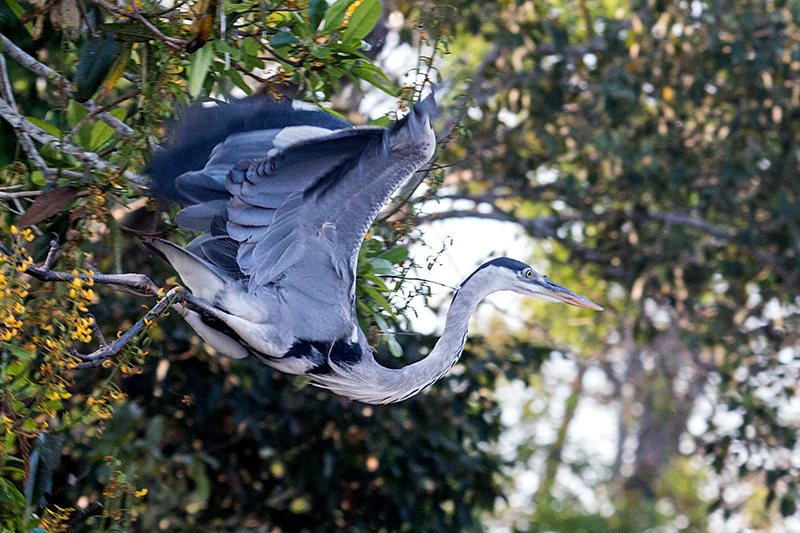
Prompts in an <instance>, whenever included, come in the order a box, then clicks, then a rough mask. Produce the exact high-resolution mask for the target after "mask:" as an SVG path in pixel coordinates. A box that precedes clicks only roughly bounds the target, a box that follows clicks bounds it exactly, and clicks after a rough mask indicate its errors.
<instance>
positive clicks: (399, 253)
mask: <svg viewBox="0 0 800 533" xmlns="http://www.w3.org/2000/svg"><path fill="white" fill-rule="evenodd" d="M385 118H386V120H389V117H385ZM381 258H383V259H386V260H387V261H389V262H391V263H392V264H395V265H396V264H398V263H402V262H403V261H405V260H406V259H408V248H395V249H393V250H389V251H388V252H386V253H385V254H383V255H381Z"/></svg>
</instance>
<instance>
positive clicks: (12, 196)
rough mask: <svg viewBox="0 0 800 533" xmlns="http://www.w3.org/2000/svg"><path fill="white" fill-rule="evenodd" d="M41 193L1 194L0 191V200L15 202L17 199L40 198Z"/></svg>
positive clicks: (19, 192)
mask: <svg viewBox="0 0 800 533" xmlns="http://www.w3.org/2000/svg"><path fill="white" fill-rule="evenodd" d="M42 192H43V191H17V192H2V191H0V200H15V199H17V198H34V197H36V196H40V195H41V194H42Z"/></svg>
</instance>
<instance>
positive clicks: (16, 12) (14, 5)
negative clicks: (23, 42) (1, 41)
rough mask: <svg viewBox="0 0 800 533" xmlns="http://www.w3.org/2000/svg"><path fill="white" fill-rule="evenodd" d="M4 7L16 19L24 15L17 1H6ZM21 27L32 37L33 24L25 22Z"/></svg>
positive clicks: (23, 10)
mask: <svg viewBox="0 0 800 533" xmlns="http://www.w3.org/2000/svg"><path fill="white" fill-rule="evenodd" d="M6 5H7V6H8V7H9V8H10V9H11V12H12V13H14V15H16V17H17V18H20V17H22V15H23V13H25V9H23V7H22V6H21V5H19V3H18V2H17V0H6ZM23 26H25V29H26V30H27V31H28V34H29V35H33V22H26V23H25V24H24V25H23ZM0 48H2V47H0Z"/></svg>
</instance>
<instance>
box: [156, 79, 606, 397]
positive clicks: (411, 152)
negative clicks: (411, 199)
mask: <svg viewBox="0 0 800 533" xmlns="http://www.w3.org/2000/svg"><path fill="white" fill-rule="evenodd" d="M226 110H227V111H226ZM435 111H436V105H435V103H434V101H433V96H432V95H431V96H429V97H428V98H426V99H425V100H424V101H422V102H421V103H419V104H418V105H417V106H416V107H414V108H413V109H412V110H411V111H410V112H409V114H408V115H407V116H406V117H404V118H403V119H401V120H399V121H397V122H396V123H395V124H394V125H392V126H391V127H390V128H376V127H365V128H353V127H352V126H351V125H350V124H347V123H346V122H344V121H342V120H340V119H338V118H336V117H334V116H332V115H330V114H329V113H327V112H325V111H323V110H320V109H317V108H315V107H313V106H309V105H308V104H302V103H297V102H292V103H290V102H279V103H275V102H272V103H269V102H265V103H259V104H253V103H245V104H237V105H231V106H221V107H218V108H215V109H213V110H195V111H193V112H192V113H191V114H190V116H189V118H187V119H186V120H185V121H184V122H183V123H179V125H178V128H177V130H176V132H175V134H174V138H175V139H177V141H176V142H175V143H174V146H172V147H171V148H169V149H167V150H165V151H163V152H161V153H160V154H158V155H157V156H156V158H155V159H154V161H153V163H152V165H151V170H150V173H151V176H152V177H153V182H154V186H153V191H154V193H155V194H158V195H161V196H164V197H167V198H170V199H173V200H176V201H179V202H181V203H182V204H183V205H184V206H185V207H184V209H183V210H182V211H181V212H180V213H179V215H178V217H177V222H178V223H179V224H180V225H181V226H183V227H185V228H187V229H190V230H194V231H199V232H203V233H202V235H200V236H199V237H197V238H196V239H194V240H193V241H192V242H191V243H190V245H189V246H188V247H187V248H186V249H183V248H180V247H178V246H176V245H174V244H172V243H170V242H168V241H165V240H160V239H153V240H150V241H149V243H148V244H149V245H150V246H151V247H152V248H154V249H155V250H156V251H157V252H158V253H160V254H161V255H163V256H164V257H165V258H166V259H167V260H168V261H169V262H170V264H171V265H172V266H173V267H174V268H175V269H176V270H177V271H178V273H179V274H180V276H181V279H182V280H183V283H184V284H185V285H186V287H187V288H188V289H189V291H190V292H191V293H192V295H193V298H192V299H191V300H190V301H191V304H192V306H191V307H192V308H191V309H190V308H188V307H184V306H180V308H179V309H180V311H181V313H182V315H183V316H184V318H185V319H186V320H187V322H189V324H190V325H191V326H192V327H193V328H194V329H195V330H196V331H197V332H198V334H200V336H202V337H203V338H204V339H205V340H206V342H208V343H209V344H210V345H211V346H212V347H213V348H215V349H216V350H217V351H219V352H221V353H224V354H227V355H229V356H231V357H235V358H241V357H246V356H247V355H255V356H257V357H259V358H261V359H263V360H264V361H265V362H266V363H267V364H269V365H270V366H272V367H274V368H276V369H278V370H281V371H283V372H287V373H290V374H300V375H305V376H307V377H308V378H309V379H310V381H311V382H312V383H313V384H315V385H318V386H321V387H324V388H327V389H330V390H332V391H334V392H336V393H338V394H343V395H345V396H348V397H350V398H354V399H357V400H360V401H363V402H367V403H390V402H396V401H401V400H403V399H406V398H408V397H410V396H412V395H414V394H416V393H418V392H419V391H421V390H423V389H424V388H426V387H427V386H429V385H430V384H432V383H434V382H435V381H436V380H438V379H439V378H441V377H442V376H443V375H444V374H445V373H446V372H447V371H448V370H449V369H450V368H451V367H452V365H453V364H454V363H455V362H456V361H457V360H458V357H459V356H460V354H461V352H462V350H463V347H464V343H465V341H466V335H467V326H468V323H469V317H470V315H471V314H472V311H473V310H474V309H475V306H476V305H477V304H478V302H480V300H481V299H483V298H484V297H485V296H486V295H488V294H490V293H491V292H495V291H497V290H515V291H517V292H521V293H523V294H528V295H531V296H535V297H538V298H543V299H548V300H554V301H563V302H567V303H570V304H573V305H578V306H581V307H587V308H591V309H600V308H599V306H597V305H596V304H594V303H592V302H590V301H589V300H587V299H585V298H583V297H581V296H578V295H576V294H575V293H572V292H570V291H567V290H566V289H564V288H562V287H560V286H558V285H555V284H554V283H552V282H550V281H549V280H547V278H545V277H543V276H541V275H539V274H538V273H536V272H534V271H533V270H532V269H531V268H530V267H528V266H527V265H525V264H524V263H520V262H518V261H514V260H511V259H505V258H501V259H496V260H494V261H490V262H488V263H486V264H484V265H483V266H481V267H480V268H479V269H478V270H476V271H475V272H474V273H473V274H472V275H471V276H470V277H469V278H468V279H467V280H466V281H465V282H464V283H463V284H462V286H461V288H460V289H459V291H458V292H457V293H456V296H455V297H454V299H453V303H452V305H451V307H450V311H449V312H448V315H447V323H446V326H445V329H444V333H443V335H442V338H441V339H440V340H439V342H438V343H437V345H436V346H435V348H434V349H433V351H432V352H431V353H430V354H429V355H428V357H426V358H425V359H423V360H422V361H419V362H417V363H415V364H412V365H408V366H406V367H404V368H402V369H399V370H392V369H388V368H385V367H383V366H381V365H380V364H378V363H377V362H376V361H375V359H374V357H373V350H372V348H371V347H370V345H369V343H368V342H367V340H366V337H365V336H364V333H363V332H362V331H361V330H360V328H359V327H358V323H357V320H356V312H355V272H356V261H357V257H358V250H359V247H360V246H361V243H362V241H363V239H364V236H365V234H366V232H367V230H368V229H369V227H370V225H371V224H372V222H373V220H374V219H375V217H376V216H377V214H378V212H379V211H380V209H381V208H382V207H383V205H384V204H385V203H386V201H387V200H388V199H389V197H390V196H391V195H392V194H393V193H394V192H395V191H396V190H397V188H398V187H399V186H400V185H401V184H402V183H403V182H404V181H405V180H406V179H407V178H408V177H410V176H411V175H412V174H413V173H414V172H416V171H417V170H418V169H419V168H420V167H421V166H422V165H423V164H424V163H425V162H427V161H428V160H429V159H430V157H431V156H432V154H433V151H434V147H435V143H436V140H435V136H434V133H433V129H432V127H431V124H430V122H431V117H432V116H433V114H434V113H435ZM203 117H205V118H203ZM187 128H188V129H187ZM193 129H194V130H197V131H195V132H193V131H192V130H193ZM200 159H203V162H204V165H203V163H198V161H199V160H200ZM201 165H203V168H202V169H200V168H199V167H200V166H201Z"/></svg>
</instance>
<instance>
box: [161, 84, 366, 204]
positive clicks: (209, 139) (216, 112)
mask: <svg viewBox="0 0 800 533" xmlns="http://www.w3.org/2000/svg"><path fill="white" fill-rule="evenodd" d="M307 126H311V127H314V128H321V129H324V130H328V131H331V130H338V129H343V128H351V127H352V126H351V125H350V124H348V123H347V122H345V121H344V120H341V119H340V118H337V117H336V116H334V115H332V114H331V113H328V112H326V111H324V110H322V109H320V108H319V107H317V106H314V105H311V104H307V103H305V102H297V101H295V102H292V101H277V102H273V101H264V100H254V99H253V100H247V101H244V102H238V103H235V104H227V105H220V106H217V107H210V108H209V107H190V108H188V109H187V110H186V111H185V112H184V113H182V114H181V117H180V121H178V122H177V124H176V125H175V127H174V128H173V130H172V131H171V132H170V135H169V139H170V142H169V145H168V146H167V147H166V149H162V150H160V151H159V152H157V153H156V154H155V155H154V157H153V159H152V161H151V162H150V165H149V168H148V174H149V175H150V176H151V177H152V178H153V184H152V186H151V192H152V194H153V195H154V196H161V197H163V198H168V199H170V200H174V201H177V202H180V203H182V204H183V205H188V204H194V203H197V200H196V199H194V198H191V197H189V196H187V195H186V191H185V190H179V189H180V186H181V182H183V185H184V186H186V182H187V181H191V180H188V179H184V180H176V178H177V177H178V176H180V175H181V174H184V173H186V172H190V171H195V170H197V169H199V168H203V169H204V170H208V171H209V172H211V173H212V177H213V178H214V181H215V182H216V183H217V184H218V185H221V184H223V183H224V178H225V174H226V173H227V171H228V170H229V169H230V168H231V166H233V164H234V163H236V162H237V161H240V160H242V159H261V158H264V157H266V155H267V154H268V153H269V151H270V150H272V149H273V148H275V147H276V145H275V144H274V139H275V137H276V136H278V135H279V134H280V133H281V132H282V131H284V130H290V129H293V128H296V127H307ZM239 134H246V135H239ZM284 137H289V135H286V134H284ZM288 140H289V139H287V141H288ZM295 140H296V139H295ZM226 142H227V143H228V144H227V146H226V148H225V149H221V148H217V147H218V146H219V145H220V144H223V143H226ZM277 145H278V146H277V147H280V140H279V142H278V143H277ZM215 148H216V150H215ZM221 153H224V157H223V156H222V154H221ZM215 155H216V156H217V158H216V159H215V158H214V156H215ZM226 163H227V164H228V166H227V168H225V164H226ZM204 167H205V168H204ZM220 173H221V178H220ZM205 184H206V185H208V184H209V182H205ZM197 187H198V188H202V185H200V184H197ZM216 190H217V191H219V190H220V189H219V188H217V189H216ZM222 190H224V187H223V188H222Z"/></svg>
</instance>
